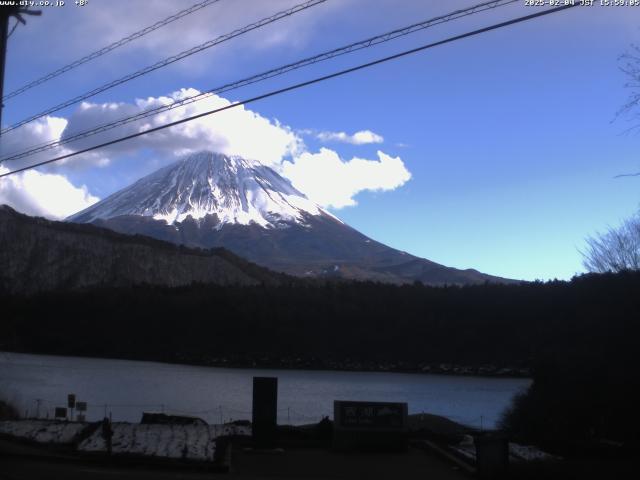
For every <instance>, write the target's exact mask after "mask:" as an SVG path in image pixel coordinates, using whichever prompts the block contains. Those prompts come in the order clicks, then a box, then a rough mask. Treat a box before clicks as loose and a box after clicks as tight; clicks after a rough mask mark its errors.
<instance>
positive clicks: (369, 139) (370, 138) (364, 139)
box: [316, 130, 384, 145]
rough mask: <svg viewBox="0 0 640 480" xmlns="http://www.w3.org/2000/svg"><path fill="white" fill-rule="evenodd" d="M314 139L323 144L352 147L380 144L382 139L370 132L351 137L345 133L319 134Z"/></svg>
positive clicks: (366, 131)
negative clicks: (339, 144) (347, 144)
mask: <svg viewBox="0 0 640 480" xmlns="http://www.w3.org/2000/svg"><path fill="white" fill-rule="evenodd" d="M316 137H317V138H318V139H319V140H322V141H323V142H342V143H351V144H352V145H365V144H368V143H382V142H384V138H383V137H382V136H381V135H378V134H377V133H374V132H372V131H371V130H360V131H358V132H356V133H354V134H353V135H349V134H347V133H345V132H320V133H318V134H316Z"/></svg>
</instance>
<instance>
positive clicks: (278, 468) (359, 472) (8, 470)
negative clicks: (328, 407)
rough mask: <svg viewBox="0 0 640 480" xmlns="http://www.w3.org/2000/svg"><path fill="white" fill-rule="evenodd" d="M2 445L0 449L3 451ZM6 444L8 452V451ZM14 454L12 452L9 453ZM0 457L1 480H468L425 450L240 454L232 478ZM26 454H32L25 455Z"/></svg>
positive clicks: (239, 451)
mask: <svg viewBox="0 0 640 480" xmlns="http://www.w3.org/2000/svg"><path fill="white" fill-rule="evenodd" d="M2 447H3V445H2V444H1V443H0V450H1V449H2ZM6 448H7V446H6V444H5V451H6ZM9 448H11V447H9ZM12 453H14V455H1V456H0V464H1V465H2V468H1V469H0V480H18V479H20V480H23V479H24V480H39V479H47V480H50V479H53V478H64V479H65V480H76V479H77V480H80V479H97V480H102V479H105V480H106V479H115V478H118V479H122V480H145V479H159V480H164V479H167V480H169V479H200V478H211V477H212V476H218V477H220V478H229V479H239V480H240V479H242V480H254V479H255V480H258V479H262V478H277V479H300V480H305V479H313V480H322V479H327V480H329V479H368V480H369V479H370V480H376V479H389V478H403V479H408V480H411V479H414V478H415V479H424V478H432V479H442V480H456V479H465V478H470V477H468V476H467V475H465V474H464V473H462V472H461V471H460V470H458V468H457V467H455V466H452V465H450V464H448V463H446V462H444V461H442V460H440V459H439V458H437V457H435V456H433V455H432V454H429V453H427V452H425V451H423V450H418V449H414V448H411V449H410V450H409V452H408V453H402V454H378V455H375V454H338V453H333V452H331V451H328V450H325V449H315V448H308V449H285V450H284V452H283V453H279V454H252V453H248V452H245V451H244V450H243V449H241V448H237V449H234V451H233V453H232V461H231V471H230V472H229V473H212V472H209V471H203V470H175V469H172V468H168V467H162V468H158V467H150V466H148V465H145V466H142V465H131V466H127V467H123V466H111V465H109V464H107V463H103V462H101V463H95V462H82V461H65V460H61V459H58V458H51V457H49V458H47V457H40V458H37V459H36V458H34V457H31V456H20V455H15V454H16V453H18V452H17V451H16V449H15V448H14V449H13V452H12ZM22 453H28V452H25V451H22Z"/></svg>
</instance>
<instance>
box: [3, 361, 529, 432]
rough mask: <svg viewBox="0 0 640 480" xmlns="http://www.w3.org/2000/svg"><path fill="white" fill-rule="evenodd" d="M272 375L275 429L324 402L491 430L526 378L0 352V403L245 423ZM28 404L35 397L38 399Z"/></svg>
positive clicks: (326, 411)
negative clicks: (81, 405)
mask: <svg viewBox="0 0 640 480" xmlns="http://www.w3.org/2000/svg"><path fill="white" fill-rule="evenodd" d="M254 376H276V377H278V420H279V423H282V424H285V423H291V424H303V423H312V422H317V421H319V420H320V419H321V418H322V416H323V415H328V416H330V417H333V415H332V411H333V400H370V401H394V402H407V403H408V404H409V413H420V412H426V413H433V414H436V415H443V416H445V417H448V418H450V419H452V420H455V421H458V422H460V423H464V424H467V425H472V426H476V427H479V426H481V423H482V426H483V427H485V428H492V427H494V426H495V424H496V422H497V421H498V419H499V418H500V415H501V413H502V412H503V410H504V409H505V408H506V407H507V406H508V405H509V404H510V402H511V399H512V398H513V396H514V395H515V394H517V393H518V392H520V391H522V390H524V389H526V388H527V387H528V386H529V384H530V382H531V381H530V380H528V379H521V378H517V379H516V378H486V377H463V376H450V375H420V374H405V373H372V372H334V371H310V370H266V369H259V370H257V369H235V368H234V369H230V368H213V367H193V366H188V365H170V364H164V363H155V362H136V361H129V360H109V359H94V358H78V357H58V356H48V355H26V354H17V353H3V352H0V398H6V399H8V400H10V401H11V402H13V403H14V404H16V405H17V406H18V407H19V408H20V409H21V410H22V413H23V414H24V413H28V415H30V416H33V415H36V412H37V411H38V410H39V412H38V413H39V415H40V416H41V417H43V418H44V417H45V416H46V415H47V414H48V415H49V417H51V416H52V415H53V411H54V408H55V407H56V406H62V407H64V406H66V401H67V394H68V393H75V394H76V396H77V399H78V400H79V401H85V402H87V403H88V409H87V419H88V420H98V419H101V418H102V417H103V416H104V415H105V412H106V413H107V414H109V413H110V414H111V415H112V418H113V420H114V421H133V422H137V421H139V420H140V417H141V413H142V412H143V411H164V412H166V413H176V414H185V415H195V416H198V417H201V418H203V419H204V420H206V421H207V422H209V423H218V422H220V420H221V419H222V420H224V421H228V420H231V419H233V420H237V419H251V395H252V378H253V377H254ZM38 400H40V401H39V402H38Z"/></svg>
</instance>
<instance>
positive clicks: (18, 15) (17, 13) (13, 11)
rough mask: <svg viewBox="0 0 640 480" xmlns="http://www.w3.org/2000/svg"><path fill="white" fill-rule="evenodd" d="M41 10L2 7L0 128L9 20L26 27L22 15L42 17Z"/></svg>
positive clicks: (0, 123)
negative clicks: (11, 19)
mask: <svg viewBox="0 0 640 480" xmlns="http://www.w3.org/2000/svg"><path fill="white" fill-rule="evenodd" d="M41 14H42V12H41V11H40V10H29V9H27V8H20V7H19V6H18V5H12V6H2V7H0V128H2V108H3V107H4V102H3V101H2V98H3V97H4V66H5V60H6V57H7V39H8V37H9V18H11V17H15V19H16V21H18V22H20V23H21V24H23V25H26V23H27V22H26V21H25V19H24V18H23V17H22V15H41Z"/></svg>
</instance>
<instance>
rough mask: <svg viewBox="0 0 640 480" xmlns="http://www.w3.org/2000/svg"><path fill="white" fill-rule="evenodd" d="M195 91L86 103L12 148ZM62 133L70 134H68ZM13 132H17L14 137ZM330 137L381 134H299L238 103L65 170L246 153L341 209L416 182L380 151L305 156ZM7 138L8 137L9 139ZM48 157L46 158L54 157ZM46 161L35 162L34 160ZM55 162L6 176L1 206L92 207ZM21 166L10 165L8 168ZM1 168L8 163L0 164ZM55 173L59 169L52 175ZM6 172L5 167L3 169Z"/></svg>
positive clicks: (62, 210)
mask: <svg viewBox="0 0 640 480" xmlns="http://www.w3.org/2000/svg"><path fill="white" fill-rule="evenodd" d="M198 93H199V92H198V91H197V90H195V89H181V90H179V91H176V92H174V93H172V94H171V95H169V96H160V97H148V98H145V99H137V100H135V101H133V102H129V103H127V102H118V103H116V102H112V103H102V104H97V103H89V102H84V103H82V104H81V105H80V106H79V107H78V108H77V109H76V110H75V111H74V112H73V113H72V114H71V116H70V117H69V118H68V119H64V118H57V117H47V118H44V119H41V120H39V121H38V122H34V123H33V124H30V125H27V126H26V127H25V132H26V133H27V135H26V136H25V135H23V136H17V137H16V138H19V139H20V140H21V141H18V140H15V139H14V141H12V142H8V143H7V144H6V146H5V147H4V148H6V151H7V152H8V151H9V150H15V149H20V148H21V147H22V148H24V145H22V146H20V145H19V143H21V142H22V143H23V144H28V145H32V144H34V143H39V142H41V141H44V140H51V139H56V138H59V137H60V135H61V132H62V138H63V139H64V138H65V137H67V138H68V137H69V136H71V135H73V134H75V133H78V132H80V131H84V130H86V129H89V128H91V127H94V126H97V125H102V124H105V123H108V122H110V121H113V120H116V119H120V118H123V117H126V116H131V115H135V114H137V113H140V112H143V111H146V110H148V109H152V108H155V107H158V106H163V105H167V104H170V103H172V102H173V101H174V100H179V99H182V98H184V97H187V96H192V95H197V94H198ZM229 105H232V103H231V102H230V101H229V100H227V99H225V98H223V97H219V96H216V95H212V96H210V97H208V98H206V99H204V100H202V101H199V102H194V103H192V104H189V105H186V106H183V107H179V108H175V109H171V110H168V111H166V112H163V113H162V114H159V115H154V116H151V117H149V118H146V119H143V120H141V121H137V122H133V123H131V124H127V125H124V126H121V127H119V128H117V129H113V130H110V131H107V132H104V133H101V134H98V135H94V136H91V137H88V138H86V139H82V140H80V141H77V142H72V143H69V144H67V145H65V146H64V147H63V149H61V150H62V151H64V152H69V151H73V150H76V151H77V150H80V149H84V148H86V147H90V146H93V145H95V144H99V143H103V142H106V141H109V140H112V139H115V138H118V137H122V136H125V135H129V134H133V133H136V132H142V131H145V130H148V129H150V128H154V127H156V126H159V125H163V124H166V123H170V122H174V121H177V120H180V119H183V118H186V117H191V116H194V115H198V114H200V113H204V112H207V111H210V110H215V109H219V108H222V107H226V106H229ZM63 130H64V131H63ZM12 133H13V132H12ZM304 134H313V135H318V136H319V135H324V136H325V138H326V139H329V138H332V139H336V140H338V141H343V142H349V143H353V144H364V143H376V142H377V143H379V142H382V140H383V139H382V137H381V136H380V135H378V134H376V133H373V132H371V131H370V130H360V131H357V132H356V133H354V134H353V135H347V134H346V133H344V132H337V133H336V132H323V133H322V134H317V133H314V132H309V131H298V132H297V133H296V132H294V131H293V130H292V129H291V128H290V127H288V126H286V125H282V124H280V123H279V122H278V121H277V120H274V119H269V118H266V117H263V116H262V115H260V114H258V113H256V112H254V111H252V110H249V109H247V108H245V107H244V106H237V107H234V108H231V109H228V110H225V111H222V112H220V113H216V114H213V115H208V116H204V117H201V118H198V119H196V120H193V121H189V122H185V123H183V124H180V125H176V126H174V127H171V128H167V129H164V130H160V131H158V132H154V133H152V134H148V135H143V136H141V137H137V138H135V139H131V140H127V141H124V142H122V143H118V144H114V145H111V146H108V147H105V148H102V149H100V150H97V151H95V152H91V153H89V154H83V155H82V156H81V158H80V157H72V158H71V159H69V160H67V162H68V164H66V165H64V167H65V168H69V166H75V165H77V164H80V165H86V164H92V165H98V166H106V165H108V164H109V162H110V160H111V159H116V158H118V157H122V156H131V157H134V158H135V157H136V156H137V154H139V153H140V152H143V151H145V150H146V151H151V152H153V154H152V155H150V156H148V155H147V156H146V158H147V160H145V161H146V162H148V163H147V167H149V168H153V169H155V168H157V167H158V166H159V165H162V164H163V163H166V162H168V161H171V160H174V159H175V158H176V157H178V156H182V155H185V154H189V153H192V152H196V151H201V150H212V151H217V152H221V153H225V154H228V155H240V156H242V157H245V158H250V159H255V160H258V161H260V162H261V163H263V164H265V165H268V166H270V167H272V168H274V169H275V170H277V171H279V172H280V173H281V174H282V175H283V176H285V177H287V178H289V179H290V180H291V181H292V183H293V185H294V186H295V187H296V188H298V189H299V190H300V191H302V192H303V193H305V194H307V195H308V196H309V198H311V199H312V200H314V201H315V202H317V203H319V204H320V205H322V206H325V207H332V208H336V209H338V208H342V207H345V206H350V205H355V204H356V201H355V200H354V198H353V197H354V196H355V195H356V194H357V193H358V192H361V191H364V190H370V191H377V190H380V191H387V190H393V189H395V188H398V187H399V186H401V185H403V184H404V183H405V182H407V181H408V180H409V179H410V178H411V174H410V173H409V171H408V170H407V169H406V167H405V165H404V163H403V162H402V160H401V159H400V158H399V157H395V158H394V157H391V156H389V155H387V154H385V153H383V152H380V151H379V152H378V159H377V160H367V159H362V158H353V159H351V160H348V161H346V160H342V159H341V158H340V157H339V155H338V153H337V152H335V151H334V150H330V149H328V148H322V149H320V151H319V152H316V153H311V152H308V151H306V146H305V144H304V142H303V140H302V138H301V135H304ZM3 140H4V139H3ZM59 153H61V151H58V152H54V153H52V152H51V151H49V152H47V153H46V154H43V155H46V158H51V157H52V156H54V154H59ZM41 159H42V158H30V159H29V162H34V161H36V160H41ZM61 165H63V164H62V163H57V164H54V165H51V166H50V167H48V168H47V170H45V171H44V172H36V171H28V172H25V173H22V174H19V175H16V176H12V177H8V179H7V180H8V181H5V182H3V183H2V184H1V185H0V188H1V190H0V201H2V202H5V203H9V204H10V205H12V206H14V208H16V209H18V210H21V211H23V212H25V213H29V214H34V215H43V216H47V217H50V218H63V217H66V216H67V215H69V214H71V213H75V212H76V211H79V210H80V209H82V208H85V207H86V206H88V205H90V204H91V203H93V202H94V201H96V200H97V199H96V198H95V197H93V196H92V195H91V194H90V193H89V192H88V190H87V188H86V187H84V186H83V187H80V188H76V187H75V186H73V185H72V184H71V183H70V182H69V181H68V180H67V179H66V178H65V177H64V176H61V175H55V174H54V173H56V172H55V170H54V169H55V168H58V167H59V166H61ZM18 166H21V165H19V164H16V163H13V164H11V165H9V164H8V163H7V164H6V165H4V167H11V168H12V169H13V168H16V167H18ZM0 168H3V166H0ZM52 170H54V171H52ZM5 171H6V170H5Z"/></svg>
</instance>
